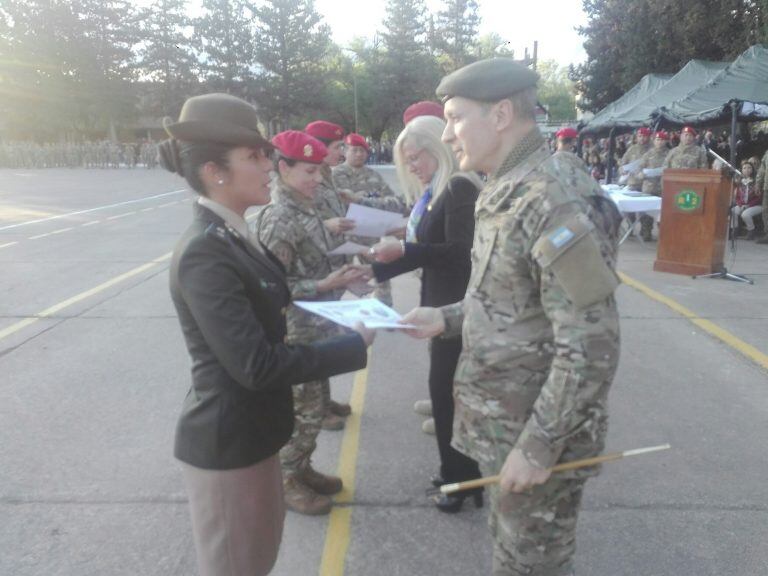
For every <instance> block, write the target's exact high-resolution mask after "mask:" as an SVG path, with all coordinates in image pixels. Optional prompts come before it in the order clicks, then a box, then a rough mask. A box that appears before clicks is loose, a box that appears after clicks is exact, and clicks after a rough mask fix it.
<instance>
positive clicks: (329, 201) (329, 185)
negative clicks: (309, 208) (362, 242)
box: [304, 120, 355, 430]
mask: <svg viewBox="0 0 768 576" xmlns="http://www.w3.org/2000/svg"><path fill="white" fill-rule="evenodd" d="M304 132H305V133H306V134H309V135H310V136H312V137H314V138H317V139H318V140H320V141H321V142H322V143H323V144H325V147H326V148H327V150H328V154H326V156H325V158H324V159H323V163H322V164H321V165H320V174H321V175H322V177H323V180H322V182H320V185H319V186H318V188H317V192H316V193H315V208H316V209H317V211H318V212H319V213H320V217H321V218H322V219H323V224H324V225H325V228H326V229H327V230H328V232H329V233H330V237H331V241H332V245H333V247H334V248H336V247H338V246H341V245H342V244H344V242H346V236H345V233H346V232H349V231H350V230H352V228H354V227H355V223H354V222H353V221H352V220H348V219H347V218H345V215H346V213H347V207H346V205H345V203H344V200H343V199H342V198H341V196H340V195H339V192H338V190H336V185H335V184H334V183H333V173H332V172H331V169H332V168H333V167H334V166H338V165H339V162H341V159H342V153H343V146H344V135H345V132H344V128H342V127H341V126H339V125H338V124H334V123H333V122H326V121H325V120H316V121H314V122H310V123H309V124H307V125H306V127H305V128H304ZM348 263H349V257H347V256H333V257H332V258H331V264H332V265H333V267H334V268H339V267H341V266H344V264H348ZM323 395H324V396H325V405H326V410H327V411H326V414H325V416H324V417H323V423H322V428H323V430H341V429H342V428H344V417H346V416H349V415H350V414H351V413H352V408H351V407H350V405H349V404H343V403H340V402H336V401H335V400H333V399H331V388H330V385H328V386H325V387H324V388H323Z"/></svg>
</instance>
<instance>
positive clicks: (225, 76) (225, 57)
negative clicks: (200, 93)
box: [194, 0, 253, 97]
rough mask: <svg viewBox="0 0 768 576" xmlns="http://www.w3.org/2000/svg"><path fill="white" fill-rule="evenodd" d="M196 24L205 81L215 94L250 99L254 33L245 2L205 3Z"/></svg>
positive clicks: (213, 0)
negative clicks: (226, 94) (217, 92)
mask: <svg viewBox="0 0 768 576" xmlns="http://www.w3.org/2000/svg"><path fill="white" fill-rule="evenodd" d="M202 5H203V10H204V13H203V15H202V16H200V17H199V18H197V19H196V20H195V23H194V25H195V35H194V42H195V44H196V46H197V47H198V50H199V51H200V58H199V66H200V71H201V73H202V76H203V79H204V80H205V81H206V82H207V83H208V85H209V86H210V87H211V88H213V89H214V90H217V91H220V92H227V93H228V94H234V95H236V96H241V97H247V96H248V86H249V83H250V81H251V80H252V78H253V74H252V70H251V63H252V62H253V31H252V30H251V26H250V12H246V10H247V8H248V6H249V5H248V4H247V2H246V0H203V4H202Z"/></svg>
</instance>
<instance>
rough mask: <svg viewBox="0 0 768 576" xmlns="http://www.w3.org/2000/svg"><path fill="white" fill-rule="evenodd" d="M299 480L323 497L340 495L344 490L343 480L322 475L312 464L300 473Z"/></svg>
mask: <svg viewBox="0 0 768 576" xmlns="http://www.w3.org/2000/svg"><path fill="white" fill-rule="evenodd" d="M298 479H299V481H300V482H301V483H302V484H304V485H305V486H309V487H310V488H311V489H312V490H314V491H315V492H317V493H318V494H322V495H323V496H331V495H332V494H338V493H339V492H341V490H342V488H344V483H343V482H342V481H341V478H339V477H338V476H329V475H326V474H322V473H320V472H318V471H317V470H315V469H314V468H312V465H311V464H310V465H308V466H307V467H306V468H305V469H304V470H302V471H301V472H299V474H298Z"/></svg>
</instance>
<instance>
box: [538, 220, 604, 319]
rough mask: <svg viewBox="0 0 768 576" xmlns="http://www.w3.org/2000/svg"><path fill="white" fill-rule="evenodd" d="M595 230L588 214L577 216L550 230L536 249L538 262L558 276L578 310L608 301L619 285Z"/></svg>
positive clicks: (539, 241) (540, 240)
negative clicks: (601, 250)
mask: <svg viewBox="0 0 768 576" xmlns="http://www.w3.org/2000/svg"><path fill="white" fill-rule="evenodd" d="M593 231H594V225H593V224H592V222H591V221H590V220H589V218H588V217H587V216H586V215H585V214H574V215H572V216H569V217H568V218H567V219H566V220H563V221H561V222H560V223H558V224H557V225H556V226H554V227H552V228H550V229H549V230H547V231H546V232H545V233H544V234H543V236H542V237H541V238H539V240H537V242H536V244H534V246H533V257H534V258H535V259H536V262H537V263H538V264H539V266H541V268H542V269H544V270H550V271H551V272H552V273H553V274H554V275H555V277H556V278H557V281H558V283H559V284H560V286H561V287H562V288H563V290H564V291H565V293H566V295H567V296H568V298H569V299H570V300H571V302H573V303H574V304H575V305H576V307H577V308H586V307H587V306H591V305H592V304H595V303H596V302H599V301H601V300H603V299H604V298H607V297H608V296H610V295H611V294H613V291H614V290H615V289H616V287H617V286H618V285H619V279H618V277H617V276H616V273H615V272H614V271H613V269H612V268H611V267H610V266H609V265H608V263H607V262H606V261H605V258H603V255H602V254H601V252H600V246H599V245H598V243H597V240H596V239H595V236H594V233H593Z"/></svg>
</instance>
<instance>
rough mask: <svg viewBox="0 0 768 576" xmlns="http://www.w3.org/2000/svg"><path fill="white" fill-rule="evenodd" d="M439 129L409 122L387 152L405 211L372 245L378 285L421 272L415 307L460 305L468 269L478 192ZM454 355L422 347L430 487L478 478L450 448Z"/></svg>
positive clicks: (448, 346) (443, 342) (455, 341)
mask: <svg viewBox="0 0 768 576" xmlns="http://www.w3.org/2000/svg"><path fill="white" fill-rule="evenodd" d="M444 128H445V122H443V120H441V119H439V118H435V117H433V116H420V117H418V118H415V119H413V120H411V121H410V122H409V123H408V124H407V125H406V127H405V129H404V130H403V131H402V132H401V133H400V136H399V137H398V138H397V142H396V143H395V148H394V156H395V166H396V168H397V174H398V178H399V180H400V185H401V187H402V189H403V191H404V193H405V195H406V198H408V200H409V202H410V203H411V204H412V205H413V209H412V210H411V214H410V217H409V219H408V226H407V228H406V237H405V240H399V241H398V240H392V239H391V240H386V241H383V242H380V243H378V244H376V245H375V246H374V247H373V248H372V249H371V251H372V254H373V255H374V257H375V259H376V263H374V264H373V265H372V271H373V274H374V275H375V276H376V280H377V281H379V282H381V281H384V280H387V279H389V278H392V277H394V276H397V275H399V274H402V273H404V272H408V271H410V270H415V269H417V268H421V269H422V270H423V273H422V277H421V305H422V306H444V305H446V304H452V303H453V302H458V301H459V300H462V299H463V298H464V292H465V291H466V289H467V283H468V282H469V273H470V269H471V264H470V253H471V250H472V237H473V234H474V222H475V219H474V210H475V200H476V199H477V194H478V192H479V190H480V187H481V182H480V179H479V178H478V177H477V176H476V175H475V174H466V173H460V172H459V171H458V165H457V162H456V159H455V157H454V155H453V152H452V151H451V150H450V148H448V147H447V146H446V145H445V144H443V143H442V141H441V140H440V137H441V135H442V133H443V129H444ZM460 352H461V336H458V337H454V338H435V339H434V340H432V343H431V346H430V368H429V394H430V398H431V400H432V414H433V417H434V419H435V435H436V436H437V448H438V452H439V454H440V475H439V476H438V477H434V478H433V479H432V481H433V483H434V484H435V485H440V484H442V483H445V482H460V481H462V480H469V479H471V478H477V477H479V476H480V471H479V469H478V466H477V463H476V462H475V461H474V460H472V459H471V458H468V457H467V456H465V455H464V454H462V453H460V452H458V451H457V450H456V449H454V448H453V447H452V446H451V437H452V435H453V376H454V372H455V371H456V364H457V362H458V359H459V354H460ZM467 496H472V497H473V498H474V501H475V505H477V506H481V505H482V502H483V496H482V492H481V491H475V492H472V491H465V492H461V493H459V494H458V495H450V496H448V495H443V496H440V497H439V498H438V499H437V500H436V501H435V505H436V506H437V507H438V509H440V510H441V511H443V512H458V511H459V510H461V506H462V504H463V501H464V499H465V498H466V497H467Z"/></svg>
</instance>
